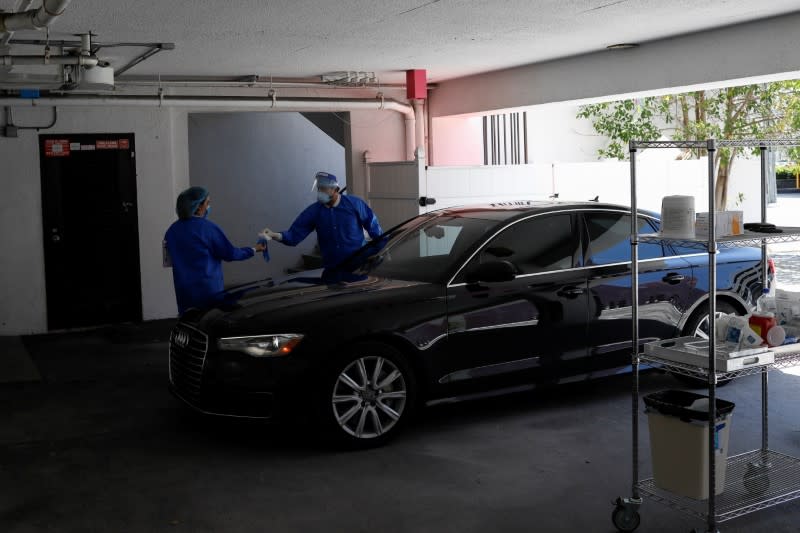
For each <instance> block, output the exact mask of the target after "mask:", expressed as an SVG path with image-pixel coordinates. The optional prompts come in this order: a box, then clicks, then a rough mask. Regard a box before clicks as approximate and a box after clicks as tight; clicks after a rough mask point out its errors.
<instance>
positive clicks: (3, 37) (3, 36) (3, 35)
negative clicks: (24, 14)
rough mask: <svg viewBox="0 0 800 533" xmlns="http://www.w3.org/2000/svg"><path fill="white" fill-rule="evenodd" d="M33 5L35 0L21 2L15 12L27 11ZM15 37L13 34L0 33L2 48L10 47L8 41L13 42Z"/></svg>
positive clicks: (0, 45) (22, 0)
mask: <svg viewBox="0 0 800 533" xmlns="http://www.w3.org/2000/svg"><path fill="white" fill-rule="evenodd" d="M32 3H33V0H21V1H20V2H19V3H18V4H17V8H16V9H15V10H14V11H17V12H19V11H27V9H28V8H29V7H31V4H32ZM13 35H14V33H13V32H8V33H0V47H3V46H7V45H8V41H10V40H11V37H12V36H13Z"/></svg>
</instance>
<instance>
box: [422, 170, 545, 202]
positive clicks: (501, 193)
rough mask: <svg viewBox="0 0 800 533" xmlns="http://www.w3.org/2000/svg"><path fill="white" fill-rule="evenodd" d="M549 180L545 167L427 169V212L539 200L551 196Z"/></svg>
mask: <svg viewBox="0 0 800 533" xmlns="http://www.w3.org/2000/svg"><path fill="white" fill-rule="evenodd" d="M550 176H551V165H549V164H530V165H496V166H473V167H428V173H427V187H428V196H430V197H431V198H435V199H436V204H435V205H433V206H431V209H443V208H445V207H452V206H459V205H470V204H485V203H492V202H505V201H513V200H535V199H542V198H546V197H547V196H548V195H550V194H552V188H553V187H552V182H551V179H550Z"/></svg>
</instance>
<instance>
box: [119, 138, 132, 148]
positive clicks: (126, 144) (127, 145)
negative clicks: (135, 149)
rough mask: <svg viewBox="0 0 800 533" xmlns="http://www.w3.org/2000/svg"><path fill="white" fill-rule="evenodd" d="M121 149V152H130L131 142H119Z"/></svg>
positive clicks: (125, 140) (121, 140)
mask: <svg viewBox="0 0 800 533" xmlns="http://www.w3.org/2000/svg"><path fill="white" fill-rule="evenodd" d="M119 149H120V150H130V149H131V142H130V141H129V140H128V139H120V140H119Z"/></svg>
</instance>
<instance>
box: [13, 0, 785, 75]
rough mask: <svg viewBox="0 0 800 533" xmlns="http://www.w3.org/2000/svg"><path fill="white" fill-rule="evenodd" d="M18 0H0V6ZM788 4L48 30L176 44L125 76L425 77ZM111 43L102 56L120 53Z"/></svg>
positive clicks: (388, 8)
mask: <svg viewBox="0 0 800 533" xmlns="http://www.w3.org/2000/svg"><path fill="white" fill-rule="evenodd" d="M17 1H18V0H0V9H4V10H13V9H14V8H15V7H16V6H17ZM33 5H34V6H38V5H39V2H38V1H35V2H34V4H33ZM798 9H800V2H798V0H770V1H769V2H763V1H762V2H754V1H753V0H704V1H700V0H536V1H532V0H495V1H490V0H460V1H459V0H434V1H427V0H336V1H334V0H269V1H266V0H239V1H235V2H231V1H222V0H170V1H164V0H137V1H135V2H121V1H108V0H75V1H74V2H72V4H71V5H70V6H69V8H68V10H67V12H66V14H65V15H64V16H63V17H62V18H60V19H59V20H58V21H56V23H55V25H54V26H53V28H52V33H51V37H52V38H65V37H67V36H70V34H72V33H77V32H85V31H87V30H92V31H94V32H96V33H97V34H98V35H99V37H98V38H97V39H98V40H100V41H138V42H174V43H175V44H176V49H175V50H173V51H168V52H162V53H159V54H158V55H156V56H155V57H153V58H152V59H149V60H147V61H146V62H144V63H142V64H140V65H138V66H137V67H135V68H134V69H132V70H131V71H130V72H129V74H131V75H150V74H161V75H213V76H240V75H241V76H244V75H250V74H256V75H264V76H275V77H309V76H319V75H321V74H324V73H327V72H334V71H347V70H358V71H373V72H375V73H376V74H377V75H378V77H379V79H380V80H381V81H383V82H387V83H388V82H397V81H401V80H403V76H402V72H403V71H404V70H406V69H409V68H427V69H428V73H429V79H430V80H431V81H434V82H436V81H442V80H446V79H451V78H456V77H461V76H465V75H469V74H475V73H479V72H486V71H491V70H497V69H501V68H506V67H513V66H518V65H524V64H529V63H537V62H542V61H547V60H552V59H557V58H562V57H569V56H574V55H579V54H584V53H588V52H596V51H598V50H602V49H604V48H605V47H606V46H608V45H611V44H615V43H621V42H635V43H645V42H647V41H652V40H657V39H662V38H667V37H672V36H676V35H681V34H685V33H691V32H696V31H701V30H705V29H711V28H719V27H723V26H729V25H733V24H738V23H742V22H747V21H752V20H757V19H762V18H767V17H773V16H779V15H782V14H786V13H790V12H794V11H797V10H798ZM42 36H43V34H37V33H36V32H33V33H31V32H20V33H18V34H16V35H15V37H19V38H30V37H42ZM132 52H133V50H129V51H127V52H125V54H126V55H127V57H130V56H131V53H132ZM110 53H112V50H111V49H109V50H108V51H104V52H103V55H102V57H103V58H104V59H108V60H111V61H112V63H113V64H114V65H115V66H119V65H120V64H121V63H122V62H124V59H125V58H124V57H122V56H121V55H109V54H110ZM113 54H120V52H118V51H113Z"/></svg>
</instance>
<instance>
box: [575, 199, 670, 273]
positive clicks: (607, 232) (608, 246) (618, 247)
mask: <svg viewBox="0 0 800 533" xmlns="http://www.w3.org/2000/svg"><path fill="white" fill-rule="evenodd" d="M585 220H586V226H587V229H588V232H589V245H588V250H587V253H586V264H587V265H589V266H592V265H608V264H611V263H624V262H626V261H630V260H631V217H630V215H628V214H625V213H611V212H609V213H588V214H586V215H585ZM655 232H656V228H655V226H653V225H652V224H651V223H650V222H649V221H648V220H647V219H646V218H643V217H639V234H648V233H655ZM663 255H664V251H663V249H662V247H661V244H658V243H649V242H643V243H639V259H653V258H656V257H662V256H663Z"/></svg>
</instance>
